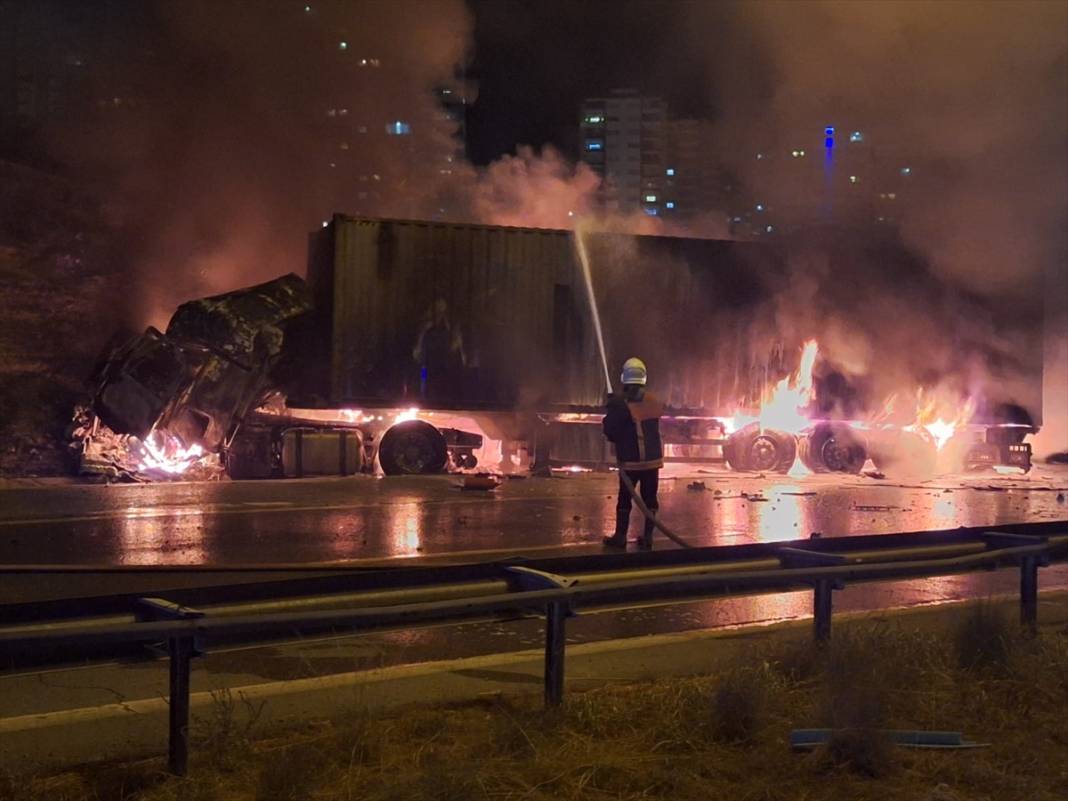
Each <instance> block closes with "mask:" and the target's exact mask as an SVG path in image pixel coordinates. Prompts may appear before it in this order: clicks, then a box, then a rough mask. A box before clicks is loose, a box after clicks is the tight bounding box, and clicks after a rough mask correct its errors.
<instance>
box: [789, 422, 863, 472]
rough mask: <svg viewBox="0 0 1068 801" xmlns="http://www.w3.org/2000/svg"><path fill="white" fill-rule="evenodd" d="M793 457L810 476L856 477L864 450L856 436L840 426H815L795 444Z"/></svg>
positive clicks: (853, 431) (859, 438)
mask: <svg viewBox="0 0 1068 801" xmlns="http://www.w3.org/2000/svg"><path fill="white" fill-rule="evenodd" d="M797 453H798V455H799V456H800V457H801V461H802V462H803V463H804V465H805V467H807V468H808V469H809V470H811V471H812V472H813V473H854V474H855V473H859V472H860V471H861V470H862V469H863V468H864V462H866V461H867V459H868V450H867V447H866V446H865V444H864V440H863V438H862V437H861V435H860V434H859V432H857V431H855V430H854V429H852V428H850V427H849V426H848V425H845V424H844V423H817V424H816V425H814V426H812V428H810V429H808V430H807V431H805V432H804V433H803V434H802V435H801V436H800V437H799V438H798V443H797Z"/></svg>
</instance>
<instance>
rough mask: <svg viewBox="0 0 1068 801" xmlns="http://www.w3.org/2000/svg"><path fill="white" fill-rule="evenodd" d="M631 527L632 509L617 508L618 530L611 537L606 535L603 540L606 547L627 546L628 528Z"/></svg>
mask: <svg viewBox="0 0 1068 801" xmlns="http://www.w3.org/2000/svg"><path fill="white" fill-rule="evenodd" d="M628 528H630V509H616V531H615V533H614V534H613V535H612V536H611V537H605V538H604V539H603V540H601V542H603V543H604V547H605V548H619V549H624V548H626V547H627V529H628Z"/></svg>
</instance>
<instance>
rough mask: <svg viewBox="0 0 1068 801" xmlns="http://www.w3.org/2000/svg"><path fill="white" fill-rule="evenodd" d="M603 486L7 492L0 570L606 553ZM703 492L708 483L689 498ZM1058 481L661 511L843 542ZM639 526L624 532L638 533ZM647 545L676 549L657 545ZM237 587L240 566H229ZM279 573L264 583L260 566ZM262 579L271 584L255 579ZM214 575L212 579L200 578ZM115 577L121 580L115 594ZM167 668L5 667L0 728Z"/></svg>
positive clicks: (56, 587)
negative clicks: (5, 720) (7, 720)
mask: <svg viewBox="0 0 1068 801" xmlns="http://www.w3.org/2000/svg"><path fill="white" fill-rule="evenodd" d="M615 481H616V479H615V478H614V477H613V476H601V475H592V474H575V475H562V476H560V477H556V478H552V479H533V478H528V479H516V480H509V481H506V482H505V483H504V484H503V485H502V486H501V487H500V488H498V489H497V490H495V491H493V492H490V493H478V492H464V491H461V490H460V489H458V488H457V487H456V486H455V485H456V484H457V483H458V480H457V479H456V478H450V477H432V478H415V477H412V478H388V479H374V478H366V477H361V478H348V479H335V480H301V481H283V482H226V483H217V484H191V483H187V484H169V485H124V486H112V487H102V486H40V487H25V486H19V487H15V488H8V489H4V490H0V498H2V505H0V563H6V564H29V563H36V564H42V563H53V564H79V563H82V564H84V563H95V564H122V565H153V564H168V565H196V564H214V565H234V566H237V565H240V564H242V563H256V564H264V563H267V564H283V563H306V562H333V561H340V562H349V563H363V562H366V563H367V564H376V563H379V562H382V561H387V562H390V563H392V564H397V563H399V561H398V560H412V562H413V563H414V562H418V561H470V560H491V559H507V558H514V557H515V556H517V555H522V554H527V555H532V556H545V555H550V554H580V553H591V552H592V553H596V552H599V551H600V544H599V542H600V537H601V536H602V534H603V533H605V532H606V531H607V530H608V528H609V527H610V526H611V525H612V521H613V520H614V507H615ZM694 482H703V484H704V489H700V488H691V487H690V485H691V484H693V483H694ZM1066 493H1068V470H1065V469H1063V468H1060V469H1054V468H1040V469H1037V470H1036V471H1035V472H1033V473H1032V474H1031V475H1030V476H1027V477H1012V478H1008V477H1000V476H991V475H983V476H972V477H952V478H942V479H939V480H934V481H927V482H922V481H916V482H900V481H899V482H894V481H890V480H879V479H872V478H866V477H851V478H845V479H843V478H840V477H827V476H809V477H807V478H800V479H793V478H785V477H775V478H761V477H758V476H748V477H742V476H737V475H732V474H726V473H719V472H715V473H708V472H697V471H694V470H692V469H691V470H688V471H685V472H682V471H680V472H677V473H675V474H674V475H672V474H668V475H667V476H666V480H665V481H664V482H663V489H662V495H661V505H662V512H663V517H664V519H665V520H666V521H667V522H669V523H670V524H671V525H672V526H673V527H674V528H676V529H677V530H678V531H680V532H682V533H684V534H685V535H686V536H687V537H688V538H689V539H690V540H692V541H693V542H694V544H702V545H711V544H737V543H746V542H769V541H781V540H790V539H798V538H805V537H808V536H809V535H811V534H812V533H813V532H820V533H821V535H822V536H824V537H835V536H844V535H849V534H871V533H891V532H896V531H908V530H924V529H940V528H952V527H955V526H959V525H967V526H973V525H984V524H995V523H1011V522H1025V521H1042V520H1058V519H1068V504H1066V503H1065V495H1066ZM638 525H639V524H638V521H637V519H635V520H634V521H633V528H632V532H633V533H636V531H637V527H638ZM658 547H675V546H672V545H670V544H669V543H667V542H665V541H663V539H662V538H661V542H660V544H659V545H658ZM224 575H225V576H234V575H236V574H229V573H228V574H224ZM272 575H273V574H272ZM258 578H263V576H262V575H259V576H258ZM198 580H202V579H199V578H198V577H197V576H195V575H185V576H184V577H183V576H175V575H168V576H166V577H159V576H155V577H154V576H138V577H131V578H125V577H124V578H121V579H120V578H117V577H115V576H93V575H89V576H74V577H72V576H58V577H57V576H51V577H50V576H33V575H31V576H7V577H5V579H4V581H3V582H2V588H0V603H17V602H24V601H26V600H33V599H48V598H57V597H64V596H71V595H74V596H78V595H95V594H105V593H109V592H115V591H116V589H117V588H118V587H119V586H122V588H123V589H129V588H130V587H131V586H135V587H137V588H138V589H145V590H146V591H147V590H149V589H151V588H152V587H153V586H159V585H158V584H156V585H154V582H163V585H169V586H176V582H179V581H183V582H188V583H196V582H197V581H198ZM210 581H211V582H212V583H218V582H219V581H220V576H218V575H215V576H213V577H211V579H210ZM1017 581H1018V577H1017V575H1016V573H1015V572H1014V571H1011V570H1006V571H1000V572H998V573H994V574H988V573H977V574H968V575H964V576H954V577H944V578H932V579H923V580H916V581H909V582H897V583H892V584H878V585H859V586H854V587H847V588H846V589H845V590H843V591H842V592H841V593H838V594H837V595H836V597H835V609H836V610H842V611H848V610H873V609H883V608H892V607H908V606H916V605H921V604H932V603H940V602H945V601H950V600H956V599H962V598H976V597H986V596H990V595H997V594H1008V593H1013V592H1015V591H1016V588H1017ZM121 582H127V583H126V584H125V585H123V584H121ZM1041 586H1042V588H1043V589H1054V588H1061V589H1063V588H1068V566H1065V565H1057V566H1054V567H1051V568H1046V569H1044V570H1043V572H1042V577H1041ZM810 608H811V596H810V594H808V593H803V592H801V593H780V594H776V595H764V596H752V597H742V598H732V599H725V600H719V601H711V602H709V601H705V602H697V603H685V604H672V605H668V606H656V605H651V606H646V607H643V608H638V609H628V610H604V611H598V612H596V613H593V614H584V615H581V616H579V617H578V618H576V619H575V620H574V621H572V622H571V623H570V624H569V626H568V641H569V642H573V643H577V642H590V641H594V640H604V639H614V638H624V637H634V636H640V635H642V634H649V633H664V632H674V631H685V630H690V629H698V628H713V627H718V626H731V625H741V624H745V623H754V622H756V623H772V622H776V621H780V620H787V619H793V618H798V617H804V616H807V615H808V614H810ZM542 637H543V634H542V630H541V622H540V621H536V620H531V621H523V622H518V623H509V624H489V623H486V624H465V625H461V626H455V625H454V626H444V627H430V628H424V629H416V630H410V631H399V632H389V633H378V634H373V635H365V636H360V637H324V638H321V639H314V640H306V641H303V642H297V643H286V644H279V645H274V646H269V647H249V648H235V649H231V650H227V651H222V652H215V653H212V654H211V655H209V656H208V657H206V658H204V659H200V660H197V661H196V662H195V666H196V669H195V671H194V682H193V683H194V690H204V689H216V688H220V687H235V686H242V684H247V683H252V682H257V681H265V680H276V679H285V678H293V677H299V676H312V675H323V674H328V673H331V672H341V671H347V670H354V669H361V668H365V667H378V666H384V665H390V664H400V663H406V662H420V661H426V660H432V659H443V658H459V657H464V656H472V655H477V654H485V653H496V652H501V651H511V650H521V649H525V648H537V647H539V646H540V645H541V643H542ZM165 691H166V665H165V663H160V662H146V663H133V664H121V665H95V666H90V667H83V668H64V669H57V670H49V671H44V672H36V671H34V672H29V673H16V674H12V673H8V674H0V699H2V701H0V717H7V716H11V715H20V714H28V713H31V712H40V711H48V710H54V709H64V708H71V707H79V706H91V705H95V704H101V703H111V702H114V701H115V700H116V699H132V698H149V697H158V696H160V695H162V694H164V693H165Z"/></svg>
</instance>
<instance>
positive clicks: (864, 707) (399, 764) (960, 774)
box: [0, 624, 1068, 801]
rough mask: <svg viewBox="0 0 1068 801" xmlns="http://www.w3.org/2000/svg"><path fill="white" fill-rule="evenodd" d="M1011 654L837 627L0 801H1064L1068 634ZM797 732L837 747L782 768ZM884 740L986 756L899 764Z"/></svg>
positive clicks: (940, 756) (258, 743)
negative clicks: (688, 671)
mask: <svg viewBox="0 0 1068 801" xmlns="http://www.w3.org/2000/svg"><path fill="white" fill-rule="evenodd" d="M1007 642H1008V645H1009V648H1008V651H1007V652H1006V656H1005V658H1004V660H1003V661H1002V662H1001V663H1000V665H999V668H998V669H997V670H996V671H993V672H991V671H988V670H983V671H977V670H976V669H974V668H973V667H971V666H969V667H967V668H962V667H961V666H960V664H959V662H958V655H959V650H958V647H957V639H956V638H955V637H947V636H936V635H928V634H923V633H919V632H914V631H908V630H903V629H901V628H898V627H895V626H893V625H884V624H865V625H855V626H850V625H843V626H839V627H838V628H837V629H836V631H835V635H834V640H833V642H832V644H831V645H830V647H828V648H825V649H813V648H812V647H811V646H809V645H808V644H807V643H804V642H801V641H798V642H787V643H779V644H776V645H774V646H771V647H768V648H767V649H765V650H764V651H763V652H762V653H759V654H755V655H753V656H752V658H750V659H749V660H747V661H746V663H745V664H739V665H736V666H733V667H732V668H730V669H728V670H726V671H725V672H723V673H721V674H720V675H717V676H707V677H698V678H692V679H677V680H669V681H661V682H652V683H646V684H629V685H621V686H613V687H605V688H602V689H598V690H593V691H589V692H585V693H572V694H571V695H570V696H569V697H568V700H567V702H566V704H565V705H564V706H563V707H562V708H561V709H558V710H555V711H551V712H545V711H543V710H541V709H540V708H539V705H538V702H537V700H536V699H520V700H494V701H483V702H477V703H474V702H473V703H468V704H461V705H454V706H448V707H438V708H425V709H423V708H419V709H410V710H406V711H404V712H395V713H391V714H386V715H381V716H370V715H368V714H366V713H363V714H360V713H356V714H353V715H352V716H350V717H348V718H346V719H344V720H342V721H337V722H325V721H322V722H317V723H315V724H311V725H309V726H308V727H306V728H305V729H303V730H301V731H297V732H290V733H288V734H286V735H285V736H282V737H278V738H275V739H272V740H263V739H260V740H252V739H250V740H249V741H248V744H247V750H245V751H243V752H242V754H243V756H241V758H240V759H237V760H236V761H235V760H231V761H229V762H226V765H227V768H226V769H225V770H222V769H220V768H219V767H217V766H213V759H212V757H211V756H210V755H209V754H208V753H205V752H203V751H197V752H195V753H194V754H193V758H192V761H191V764H192V771H191V775H190V777H189V778H188V779H185V780H177V779H171V778H167V777H165V776H163V775H162V773H161V766H160V763H158V762H155V763H146V764H143V765H140V766H127V767H125V768H123V769H122V772H121V775H122V776H123V777H124V778H123V780H124V781H125V784H123V785H121V786H120V784H117V783H116V780H115V779H114V778H113V779H110V780H108V781H110V783H109V784H106V783H105V782H104V776H105V772H103V771H98V772H96V773H85V772H80V773H71V774H66V775H65V776H63V777H52V778H50V779H41V780H38V781H37V782H34V783H31V784H30V785H26V784H22V785H20V784H18V783H14V784H9V785H7V786H8V787H9V788H16V789H17V788H20V787H21V788H22V790H21V793H18V792H16V793H15V794H14V795H10V797H11V798H15V799H18V801H25V800H26V799H32V801H39V800H40V799H43V798H48V799H50V800H51V799H57V800H58V801H65V800H66V799H69V800H70V801H85V800H86V799H105V798H106V799H108V801H178V800H179V799H182V801H206V799H218V801H253V800H254V799H263V800H264V801H268V800H270V801H282V800H283V799H285V800H287V801H288V800H290V799H300V801H313V800H316V799H323V800H324V801H325V800H329V801H350V800H355V799H360V800H361V801H364V800H366V801H387V800H394V799H412V801H420V800H423V799H425V800H426V801H454V800H455V801H461V800H462V801H467V800H468V799H472V800H473V799H516V800H517V801H518V799H524V801H549V799H559V800H560V801H571V800H573V799H623V800H626V801H630V800H631V799H633V800H635V801H637V799H670V801H687V800H688V799H695V801H696V799H701V800H702V801H704V799H709V798H730V799H762V800H769V801H771V800H775V799H781V800H782V801H787V799H789V800H790V801H804V800H805V799H852V800H855V801H862V800H863V799H890V800H891V801H893V800H894V799H901V800H904V799H909V801H915V800H916V799H918V800H919V801H980V800H981V799H986V800H987V801H994V800H995V799H997V800H1000V799H1025V798H1026V799H1036V801H1053V799H1058V801H1063V799H1064V798H1068V765H1066V764H1065V759H1064V757H1065V754H1068V726H1065V720H1066V719H1068V633H1063V632H1062V633H1047V634H1043V635H1042V636H1041V637H1039V638H1037V639H1034V640H1017V639H1016V638H1015V637H1013V638H1012V639H1010V640H1008V641H1007ZM796 727H835V728H839V729H840V730H841V732H842V733H841V735H840V736H839V737H836V738H835V740H834V741H833V742H832V743H831V744H830V745H829V746H828V747H827V748H825V749H824V750H823V751H822V752H819V753H815V754H811V755H801V754H792V753H791V752H790V751H789V748H788V744H787V738H788V735H789V731H790V729H792V728H796ZM887 727H890V728H917V729H950V730H960V731H964V732H965V733H967V734H968V735H969V736H971V737H972V738H974V739H978V740H981V741H985V742H990V743H991V744H992V746H991V747H990V748H987V749H982V750H977V751H958V752H953V751H950V752H920V751H908V750H905V749H896V748H893V747H891V746H888V745H887V744H886V743H885V742H884V741H883V740H882V739H881V738H880V737H879V735H878V730H879V729H881V728H887ZM242 736H244V735H235V737H236V739H237V740H238V741H240V740H241V737H242ZM241 747H242V748H244V746H241ZM215 762H216V765H217V764H218V760H215ZM115 775H119V774H115ZM4 786H5V785H4V783H3V782H0V787H4ZM8 792H9V793H10V789H9V791H8ZM102 793H110V795H108V794H102Z"/></svg>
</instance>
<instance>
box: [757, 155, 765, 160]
mask: <svg viewBox="0 0 1068 801" xmlns="http://www.w3.org/2000/svg"><path fill="white" fill-rule="evenodd" d="M756 157H757V161H761V160H762V159H763V158H764V154H763V153H757V156H756Z"/></svg>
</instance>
